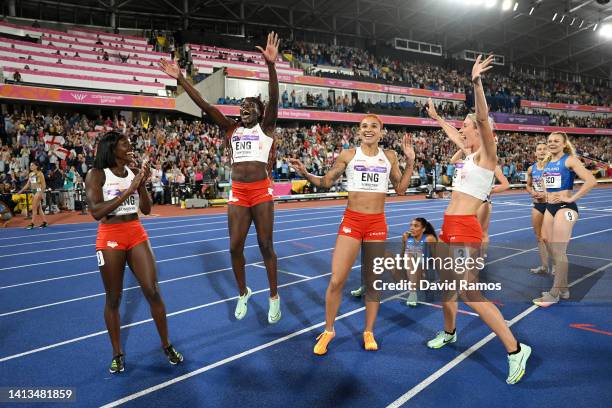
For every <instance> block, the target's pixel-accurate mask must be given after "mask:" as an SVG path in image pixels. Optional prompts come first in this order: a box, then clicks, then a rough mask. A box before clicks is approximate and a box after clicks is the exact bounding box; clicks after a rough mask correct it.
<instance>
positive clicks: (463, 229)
mask: <svg viewBox="0 0 612 408" xmlns="http://www.w3.org/2000/svg"><path fill="white" fill-rule="evenodd" d="M492 62H493V56H490V57H488V58H486V59H485V60H484V61H482V57H481V56H478V58H477V59H476V62H475V63H474V66H473V68H472V83H473V84H474V97H475V106H476V117H475V122H474V120H473V119H472V118H470V117H467V118H466V119H465V120H464V121H463V127H462V128H461V129H460V130H459V133H460V134H461V135H463V136H464V137H465V146H466V147H467V148H470V149H471V150H470V151H471V152H473V153H471V154H469V155H468V156H467V157H466V158H465V160H464V161H463V168H462V170H461V183H460V184H459V185H458V186H457V187H456V188H454V189H453V192H452V195H451V200H450V203H449V205H448V207H447V209H446V212H445V213H444V222H443V224H442V229H441V231H440V240H441V241H442V242H444V243H446V244H448V245H449V248H448V250H449V254H453V253H455V251H456V249H459V248H462V249H463V248H466V247H468V248H469V247H472V250H471V251H470V252H471V253H474V252H475V250H479V249H480V244H481V243H482V227H481V226H480V223H479V222H478V218H477V217H476V214H477V212H478V208H479V207H480V206H481V205H482V202H483V201H485V200H486V198H487V196H488V195H489V193H490V192H491V180H492V179H493V176H494V170H495V167H496V166H497V145H496V143H495V140H494V135H493V130H492V129H491V125H490V124H489V117H488V107H487V102H486V98H485V94H484V89H483V86H482V81H481V74H483V73H484V72H486V71H488V70H489V69H491V68H492V66H491V63H492ZM457 252H458V253H460V252H463V251H457ZM458 294H459V296H461V298H462V299H463V300H464V302H465V304H466V305H468V306H469V307H471V308H472V309H474V310H475V311H476V312H477V313H478V315H479V316H480V318H481V319H482V320H483V321H484V322H485V323H486V324H487V325H488V326H489V327H490V328H491V330H493V332H494V333H495V334H496V335H497V337H498V338H499V339H500V340H501V341H502V343H503V344H504V347H505V348H506V351H507V352H508V363H509V370H508V377H507V378H506V382H507V383H508V384H514V383H516V382H518V381H519V380H520V379H521V378H522V377H523V375H524V373H525V366H526V364H527V360H528V358H529V356H530V355H531V348H530V347H529V346H527V345H525V344H520V343H519V342H518V341H517V340H516V338H515V337H514V335H513V334H512V332H511V331H510V329H509V327H508V325H507V324H506V321H505V320H504V317H503V316H502V314H501V313H500V312H499V310H498V309H497V307H496V306H495V305H494V304H493V303H491V302H489V301H487V300H486V299H485V298H484V297H483V296H482V294H481V293H480V291H477V290H463V291H459V292H458ZM456 296H457V294H454V295H453V298H451V299H448V298H447V299H445V301H444V302H443V303H442V308H443V312H444V330H442V331H440V332H438V334H437V335H436V337H435V338H434V339H432V340H430V341H429V342H427V346H428V347H430V348H440V347H443V346H445V345H446V344H449V343H454V342H456V341H457V331H456V325H455V322H456V316H457V301H456Z"/></svg>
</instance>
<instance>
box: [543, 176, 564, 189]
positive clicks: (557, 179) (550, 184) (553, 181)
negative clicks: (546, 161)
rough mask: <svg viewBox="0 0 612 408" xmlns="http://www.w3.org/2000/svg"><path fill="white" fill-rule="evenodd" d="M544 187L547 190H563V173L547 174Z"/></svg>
mask: <svg viewBox="0 0 612 408" xmlns="http://www.w3.org/2000/svg"><path fill="white" fill-rule="evenodd" d="M544 185H545V186H546V188H561V173H546V174H545V175H544Z"/></svg>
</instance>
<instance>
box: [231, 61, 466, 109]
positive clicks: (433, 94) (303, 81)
mask: <svg viewBox="0 0 612 408" xmlns="http://www.w3.org/2000/svg"><path fill="white" fill-rule="evenodd" d="M225 74H226V75H227V76H229V77H233V78H244V79H257V80H262V81H263V80H267V79H268V73H267V72H255V71H249V70H246V69H238V68H226V69H225ZM278 80H279V82H282V83H288V84H298V85H310V86H323V87H327V88H339V89H351V90H355V91H366V92H380V93H391V94H397V95H409V96H421V97H425V98H437V99H453V100H458V101H464V100H465V95H464V94H461V93H453V92H441V91H432V90H429V89H417V88H406V87H403V86H393V85H383V84H372V83H369V82H360V81H349V80H345V79H331V78H321V77H315V76H292V75H282V74H279V75H278Z"/></svg>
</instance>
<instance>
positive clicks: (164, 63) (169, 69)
mask: <svg viewBox="0 0 612 408" xmlns="http://www.w3.org/2000/svg"><path fill="white" fill-rule="evenodd" d="M159 67H160V68H161V70H162V71H164V72H165V73H166V74H168V75H170V76H171V77H172V78H174V79H178V78H179V76H181V70H180V69H179V67H178V65H176V62H174V61H168V60H166V59H164V58H162V59H160V60H159Z"/></svg>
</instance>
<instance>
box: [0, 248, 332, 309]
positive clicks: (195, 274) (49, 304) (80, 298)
mask: <svg viewBox="0 0 612 408" xmlns="http://www.w3.org/2000/svg"><path fill="white" fill-rule="evenodd" d="M332 249H333V248H324V249H317V250H315V251H310V252H300V253H299V254H294V255H286V256H283V257H280V258H278V260H282V259H289V258H296V257H298V256H305V255H312V254H315V253H320V252H326V251H331V250H332ZM257 263H260V262H253V263H248V264H246V265H244V266H245V267H247V266H257ZM231 270H232V268H231V267H229V268H221V269H215V270H212V271H206V272H200V273H194V274H191V275H185V276H179V277H176V278H172V279H165V280H161V281H159V282H157V283H158V284H160V285H161V284H162V283H169V282H176V281H180V280H184V279H191V278H195V277H198V276H205V275H210V274H213V273H218V272H225V271H231ZM302 277H303V278H309V277H310V276H302ZM135 289H140V285H135V286H129V287H127V288H123V292H126V291H128V290H135ZM104 295H106V293H105V292H101V293H96V294H93V295H89V296H82V297H78V298H73V299H67V300H62V301H59V302H54V303H48V304H46V305H39V306H33V307H28V308H26V309H19V310H13V311H11V312H5V313H2V314H0V317H6V316H11V315H15V314H20V313H25V312H30V311H32V310H38V309H45V308H48V307H52V306H57V305H63V304H66V303H72V302H77V301H79V300H85V299H91V298H94V297H101V296H104ZM232 299H233V298H232ZM168 316H169V315H168Z"/></svg>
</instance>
